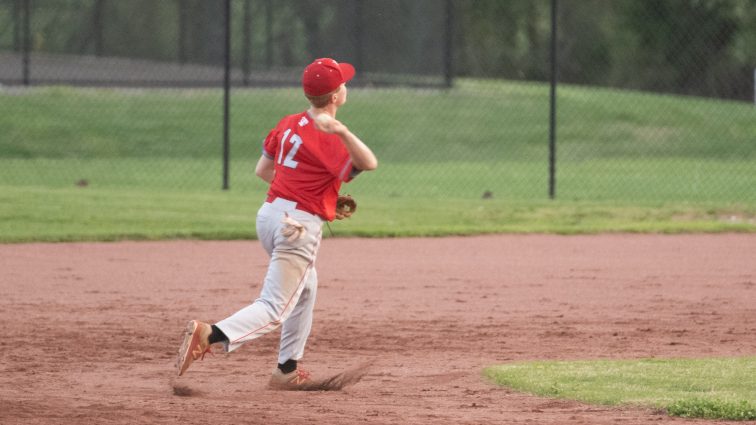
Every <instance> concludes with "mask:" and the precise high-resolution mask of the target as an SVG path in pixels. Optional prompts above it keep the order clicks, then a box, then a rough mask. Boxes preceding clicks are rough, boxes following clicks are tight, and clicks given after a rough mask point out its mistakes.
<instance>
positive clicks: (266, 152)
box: [262, 129, 278, 159]
mask: <svg viewBox="0 0 756 425" xmlns="http://www.w3.org/2000/svg"><path fill="white" fill-rule="evenodd" d="M277 136H278V131H277V130H275V129H274V130H271V131H270V133H268V136H267V137H265V140H263V143H262V154H263V156H265V157H266V158H268V159H274V158H275V157H276V148H277V147H278V137H277Z"/></svg>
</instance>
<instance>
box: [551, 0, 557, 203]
mask: <svg viewBox="0 0 756 425" xmlns="http://www.w3.org/2000/svg"><path fill="white" fill-rule="evenodd" d="M558 69H559V68H558V66H557V0H551V91H550V99H549V199H554V198H555V197H556V89H557V71H558Z"/></svg>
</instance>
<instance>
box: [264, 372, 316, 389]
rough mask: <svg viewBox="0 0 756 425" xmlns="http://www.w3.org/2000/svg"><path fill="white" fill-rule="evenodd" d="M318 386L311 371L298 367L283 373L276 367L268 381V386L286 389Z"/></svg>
mask: <svg viewBox="0 0 756 425" xmlns="http://www.w3.org/2000/svg"><path fill="white" fill-rule="evenodd" d="M315 386H317V385H316V384H315V383H314V382H313V381H312V378H311V377H310V372H308V371H306V370H304V369H299V368H298V369H296V370H294V371H293V372H289V373H283V372H281V369H279V368H276V369H275V370H274V371H273V375H272V376H271V377H270V382H268V388H270V389H273V390H284V391H307V390H312V389H315V388H313V387H315Z"/></svg>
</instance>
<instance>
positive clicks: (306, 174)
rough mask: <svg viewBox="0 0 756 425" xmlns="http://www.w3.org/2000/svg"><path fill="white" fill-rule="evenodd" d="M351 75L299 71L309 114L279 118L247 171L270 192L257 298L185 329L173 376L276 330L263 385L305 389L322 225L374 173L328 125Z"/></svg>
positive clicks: (318, 64)
mask: <svg viewBox="0 0 756 425" xmlns="http://www.w3.org/2000/svg"><path fill="white" fill-rule="evenodd" d="M354 73H355V70H354V67H353V66H352V65H350V64H347V63H338V62H336V61H335V60H333V59H330V58H323V59H317V60H315V61H314V62H313V63H311V64H309V65H308V66H307V67H306V68H305V70H304V73H303V74H302V87H303V88H304V93H305V97H307V99H308V100H309V102H310V107H309V109H308V110H306V111H304V112H301V113H298V114H294V115H289V116H286V117H284V118H283V119H282V120H281V121H280V122H279V123H278V125H277V126H276V128H274V129H273V130H272V131H271V132H270V133H269V134H268V136H267V137H266V138H265V140H264V142H263V147H262V156H261V157H260V159H259V160H258V162H257V166H256V169H255V173H256V174H257V176H259V177H260V178H261V179H263V180H264V181H265V182H267V183H269V184H270V188H269V190H268V196H267V199H266V200H265V202H264V203H263V205H262V207H261V208H260V209H259V211H258V212H257V223H256V224H257V235H258V238H259V240H260V242H261V243H262V245H263V247H264V248H265V250H266V251H267V252H268V255H270V264H269V266H268V271H267V274H266V275H265V281H264V284H263V288H262V291H261V293H260V296H259V298H257V299H256V300H255V301H254V302H253V303H252V304H250V305H248V306H246V307H244V308H242V309H241V310H239V311H238V312H236V313H234V314H233V315H231V316H230V317H228V318H226V319H224V320H221V321H220V322H217V323H215V324H214V325H210V324H208V323H203V322H200V321H198V320H192V321H190V322H189V324H188V327H187V329H186V333H185V335H184V340H183V343H182V344H181V347H180V349H179V353H178V362H177V368H178V374H179V376H181V375H182V374H184V372H186V370H187V368H189V366H190V365H191V364H192V362H193V361H195V360H197V359H201V358H204V355H205V353H207V352H209V351H210V346H211V345H213V344H221V345H222V346H223V348H224V349H225V350H226V351H228V352H231V351H234V350H236V349H237V348H239V347H240V346H241V345H242V344H244V343H245V342H247V341H251V340H253V339H255V338H258V337H260V336H262V335H265V334H267V333H268V332H270V331H272V330H274V329H276V328H277V327H278V326H282V329H281V345H280V348H279V353H278V367H276V368H275V369H274V371H273V375H272V377H271V379H270V383H269V385H270V386H271V387H272V388H278V389H293V390H296V389H307V388H308V386H311V385H313V383H314V381H313V379H312V378H311V377H310V374H309V372H307V371H305V370H304V369H302V368H301V367H300V365H298V363H297V362H298V361H299V360H300V359H301V358H302V356H303V354H304V348H305V343H306V342H307V337H308V336H309V334H310V328H311V325H312V311H313V306H314V304H315V293H316V291H317V284H318V279H317V273H316V271H315V258H316V256H317V253H318V247H319V245H320V241H321V236H322V225H323V222H324V221H332V220H334V219H335V218H343V217H348V216H349V215H350V214H351V212H352V211H353V210H354V208H355V207H356V204H354V203H352V204H351V205H349V206H348V207H347V209H346V210H343V209H341V208H339V210H338V211H337V200H338V199H339V189H340V187H341V184H342V182H349V181H350V180H352V179H353V178H354V177H355V176H357V175H358V174H359V173H360V172H362V171H366V170H374V169H375V168H376V167H377V166H378V160H377V159H376V157H375V155H374V154H373V152H372V151H371V150H370V148H369V147H368V146H367V145H365V144H364V143H363V142H362V141H361V140H360V139H359V138H358V137H357V136H355V135H354V134H353V133H352V132H351V131H349V129H348V128H347V126H345V125H344V124H343V123H341V122H339V121H338V120H336V111H338V109H339V108H340V107H341V106H342V105H344V103H345V102H346V100H347V88H346V85H345V83H346V82H347V81H349V80H351V79H352V77H354Z"/></svg>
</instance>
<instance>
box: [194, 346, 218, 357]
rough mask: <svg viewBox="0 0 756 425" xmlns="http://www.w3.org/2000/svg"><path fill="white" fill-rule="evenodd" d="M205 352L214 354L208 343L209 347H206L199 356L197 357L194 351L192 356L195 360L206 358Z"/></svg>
mask: <svg viewBox="0 0 756 425" xmlns="http://www.w3.org/2000/svg"><path fill="white" fill-rule="evenodd" d="M205 354H210V355H211V356H214V355H215V354H213V352H212V350H210V346H209V345H208V346H207V348H205V351H203V352H202V354H201V355H200V356H199V357H195V355H194V353H192V358H193V359H194V360H205Z"/></svg>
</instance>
